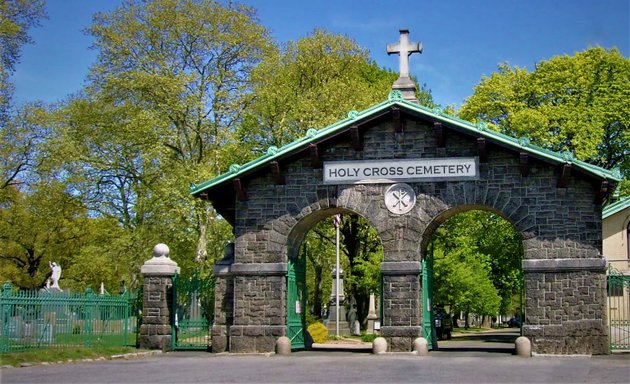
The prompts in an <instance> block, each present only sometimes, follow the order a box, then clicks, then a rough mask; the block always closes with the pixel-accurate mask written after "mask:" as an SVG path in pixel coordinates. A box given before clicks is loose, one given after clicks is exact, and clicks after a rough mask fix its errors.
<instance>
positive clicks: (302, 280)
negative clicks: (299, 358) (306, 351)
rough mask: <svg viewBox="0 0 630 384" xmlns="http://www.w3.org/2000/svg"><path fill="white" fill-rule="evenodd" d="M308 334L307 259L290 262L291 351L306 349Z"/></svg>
mask: <svg viewBox="0 0 630 384" xmlns="http://www.w3.org/2000/svg"><path fill="white" fill-rule="evenodd" d="M305 332H306V257H297V258H296V260H289V265H288V272H287V336H288V337H289V339H290V340H291V349H301V348H304V347H305V344H304V333H305Z"/></svg>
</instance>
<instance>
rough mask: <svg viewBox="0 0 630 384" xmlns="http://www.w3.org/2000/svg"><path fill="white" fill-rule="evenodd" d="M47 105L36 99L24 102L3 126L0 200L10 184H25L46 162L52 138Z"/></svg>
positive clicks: (31, 182) (29, 181)
mask: <svg viewBox="0 0 630 384" xmlns="http://www.w3.org/2000/svg"><path fill="white" fill-rule="evenodd" d="M49 121H50V119H49V113H48V111H47V109H46V108H45V107H44V106H42V105H40V104H35V103H30V104H26V105H23V106H21V107H20V108H19V109H18V110H17V111H15V112H14V113H13V114H12V117H11V118H10V119H9V120H8V121H7V122H6V124H5V125H2V126H0V202H1V201H2V200H3V195H4V194H5V192H7V189H8V188H15V187H19V188H21V189H24V188H26V187H27V186H28V185H30V184H33V183H34V182H36V180H37V179H39V176H38V172H39V170H40V169H41V168H42V167H44V166H46V162H47V160H48V159H47V151H46V148H45V147H46V144H47V143H48V141H49V140H50V137H51V130H50V128H49V127H48V123H49Z"/></svg>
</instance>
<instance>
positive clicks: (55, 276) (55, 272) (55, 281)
mask: <svg viewBox="0 0 630 384" xmlns="http://www.w3.org/2000/svg"><path fill="white" fill-rule="evenodd" d="M48 265H50V270H51V271H52V275H51V276H50V279H51V280H52V286H51V287H50V288H52V289H58V290H60V291H61V288H60V287H59V279H60V278H61V267H60V266H59V264H57V263H55V262H54V261H53V262H50V261H49V262H48Z"/></svg>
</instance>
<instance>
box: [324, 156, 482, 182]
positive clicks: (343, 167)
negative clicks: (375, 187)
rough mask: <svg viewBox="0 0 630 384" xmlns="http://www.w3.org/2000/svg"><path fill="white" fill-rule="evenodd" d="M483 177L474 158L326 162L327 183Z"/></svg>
mask: <svg viewBox="0 0 630 384" xmlns="http://www.w3.org/2000/svg"><path fill="white" fill-rule="evenodd" d="M478 177H479V164H478V161H477V159H476V158H474V157H461V158H460V157H456V158H454V157H448V158H439V159H400V160H398V159H394V160H365V161H327V162H324V184H369V183H395V182H399V181H436V180H464V179H477V178H478Z"/></svg>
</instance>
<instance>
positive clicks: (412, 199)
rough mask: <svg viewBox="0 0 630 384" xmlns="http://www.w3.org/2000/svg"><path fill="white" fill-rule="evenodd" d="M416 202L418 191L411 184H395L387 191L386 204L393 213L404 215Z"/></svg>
mask: <svg viewBox="0 0 630 384" xmlns="http://www.w3.org/2000/svg"><path fill="white" fill-rule="evenodd" d="M415 204H416V192H415V191H414V190H413V188H411V186H409V184H405V183H399V184H394V185H392V186H391V187H389V188H388V189H387V191H386V192H385V206H386V207H387V209H388V210H389V211H390V212H391V213H395V214H397V215H403V214H405V213H407V212H409V211H411V209H412V208H413V206H414V205H415Z"/></svg>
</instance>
